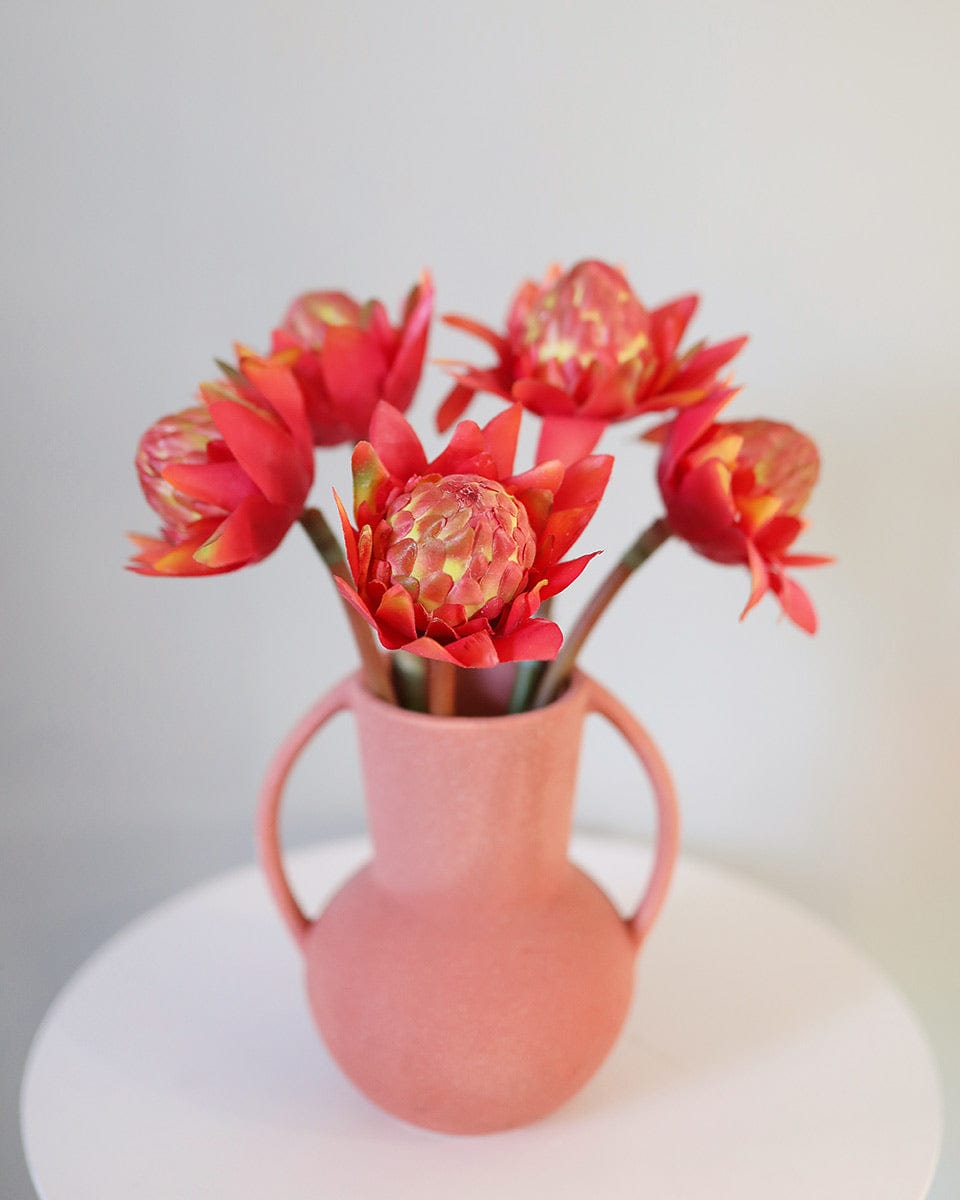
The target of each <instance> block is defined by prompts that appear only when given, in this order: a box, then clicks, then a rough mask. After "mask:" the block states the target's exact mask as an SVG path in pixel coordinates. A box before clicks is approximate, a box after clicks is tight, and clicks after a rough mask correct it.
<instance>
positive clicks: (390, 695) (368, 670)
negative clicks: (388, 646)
mask: <svg viewBox="0 0 960 1200" xmlns="http://www.w3.org/2000/svg"><path fill="white" fill-rule="evenodd" d="M300 524H301V525H302V526H303V528H304V529H305V530H306V533H307V537H309V539H310V541H311V542H313V544H314V546H315V547H316V550H317V552H318V554H319V555H320V557H321V558H322V559H323V561H324V562H325V563H326V565H327V569H328V570H329V571H330V574H331V575H335V576H336V577H337V578H338V579H342V580H344V581H345V582H346V583H349V584H351V585H352V583H353V581H352V580H351V578H350V570H349V568H348V567H347V562H346V559H345V558H344V556H343V551H342V550H341V549H340V543H339V541H337V539H336V537H334V534H333V530H332V529H331V528H330V526H329V525H328V524H327V519H326V517H325V516H324V515H323V513H322V512H321V511H320V509H319V508H305V509H304V510H303V512H302V513H301V514H300ZM343 608H344V611H345V612H346V614H347V620H348V621H349V622H350V629H351V631H352V632H353V638H354V641H355V642H356V644H357V650H358V652H359V654H360V662H361V663H362V664H363V675H364V679H365V681H366V684H367V687H368V688H369V689H370V691H371V692H373V694H374V695H375V696H379V697H380V699H381V700H386V701H387V703H388V704H396V702H397V698H396V695H395V694H394V690H393V681H392V680H391V678H390V669H389V667H388V666H387V660H386V657H385V656H384V655H383V654H381V652H380V649H379V647H378V646H377V643H376V639H375V638H374V633H373V630H372V629H371V628H370V626H369V625H368V624H367V622H366V621H364V619H363V618H362V617H361V616H360V614H359V613H358V612H357V611H356V610H355V609H354V608H353V607H352V605H350V604H348V603H347V602H346V601H345V600H344V601H343Z"/></svg>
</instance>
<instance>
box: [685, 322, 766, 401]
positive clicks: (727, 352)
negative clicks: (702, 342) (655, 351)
mask: <svg viewBox="0 0 960 1200" xmlns="http://www.w3.org/2000/svg"><path fill="white" fill-rule="evenodd" d="M749 340H750V339H749V337H747V336H746V335H744V336H743V337H736V338H731V339H730V340H729V341H726V342H720V343H719V344H718V345H716V346H704V347H703V349H702V350H698V351H697V352H696V353H695V354H694V355H693V356H692V357H691V358H690V359H689V360H688V361H687V362H686V363H685V364H684V365H683V367H682V368H681V369H680V371H678V372H677V374H676V375H675V376H674V378H673V379H672V380H671V381H670V383H671V386H672V387H673V388H674V389H675V390H677V391H682V390H683V389H685V388H693V387H697V386H698V385H700V384H705V383H708V382H709V381H710V380H711V379H713V378H714V376H715V375H716V374H717V372H718V371H719V370H720V369H721V368H722V367H725V366H726V365H727V363H728V362H730V361H731V359H733V358H735V357H736V356H737V355H738V354H739V353H740V351H741V350H742V349H743V347H744V346H745V345H746V344H747V342H748V341H749Z"/></svg>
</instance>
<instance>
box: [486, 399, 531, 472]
mask: <svg viewBox="0 0 960 1200" xmlns="http://www.w3.org/2000/svg"><path fill="white" fill-rule="evenodd" d="M522 416H523V409H522V407H521V406H520V405H519V404H511V406H510V407H509V408H507V409H505V410H504V411H503V412H502V413H500V414H499V416H496V417H494V418H493V420H492V421H490V422H489V423H488V424H487V427H486V428H485V429H484V431H483V446H484V449H485V450H486V451H487V453H488V454H489V455H490V457H491V458H492V459H493V462H494V465H495V467H496V472H497V478H498V479H506V478H508V476H509V475H510V473H511V471H512V470H513V460H514V458H515V457H516V454H517V440H518V438H519V436H520V419H521V417H522Z"/></svg>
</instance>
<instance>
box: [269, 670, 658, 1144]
mask: <svg viewBox="0 0 960 1200" xmlns="http://www.w3.org/2000/svg"><path fill="white" fill-rule="evenodd" d="M342 688H343V691H342V695H341V697H340V700H339V701H338V707H340V708H344V707H348V708H350V709H351V710H352V711H353V713H354V716H355V719H356V722H357V728H358V733H359V744H360V755H361V762H362V770H363V779H364V788H365V795H366V805H367V819H368V823H369V829H370V834H371V837H372V841H373V848H374V854H373V858H372V860H371V862H370V863H368V864H367V865H366V866H365V867H363V868H362V869H361V870H360V871H359V872H358V873H357V874H355V875H354V876H353V877H352V878H351V879H350V880H349V881H348V882H347V883H346V884H345V885H344V886H343V887H342V888H341V889H340V891H339V892H338V893H337V894H336V895H335V896H334V897H333V898H332V899H331V900H330V901H329V903H328V904H327V906H326V908H325V909H324V911H323V912H322V913H321V914H320V916H319V917H318V918H317V919H316V920H314V921H307V920H306V919H305V918H303V917H302V914H299V910H297V913H298V914H299V918H298V919H296V918H295V919H293V920H291V922H290V923H291V928H293V929H294V932H295V934H296V936H297V940H298V942H299V944H300V946H301V949H302V952H303V956H304V963H305V969H306V983H307V993H308V996H309V1002H310V1007H311V1011H312V1013H313V1016H314V1019H315V1021H316V1024H317V1026H318V1028H319V1030H320V1033H321V1035H322V1037H323V1040H324V1041H325V1043H326V1045H327V1047H328V1049H329V1051H330V1053H331V1055H332V1056H333V1058H334V1059H335V1060H336V1061H337V1063H338V1064H339V1065H340V1067H341V1069H342V1070H343V1071H344V1073H345V1074H346V1075H347V1076H348V1077H349V1078H350V1079H351V1080H352V1081H353V1082H354V1083H355V1084H356V1085H357V1086H358V1087H359V1088H360V1090H361V1091H363V1092H364V1093H365V1094H366V1095H367V1096H368V1097H369V1098H370V1099H371V1100H373V1101H374V1102H375V1103H376V1104H378V1105H379V1106H380V1107H382V1108H384V1109H386V1110H387V1111H388V1112H390V1113H393V1114H394V1115H396V1116H398V1117H401V1118H403V1119H405V1120H407V1121H410V1122H412V1123H414V1124H417V1125H421V1126H425V1127H427V1128H430V1129H435V1130H442V1131H447V1132H455V1133H482V1132H488V1131H493V1130H498V1129H507V1128H511V1127H515V1126H518V1125H524V1124H527V1123H529V1122H531V1121H534V1120H536V1119H538V1118H540V1117H542V1116H544V1115H545V1114H547V1113H549V1112H551V1111H552V1110H553V1109H555V1108H556V1107H558V1105H560V1104H562V1103H563V1102H564V1101H565V1100H567V1099H568V1098H569V1097H570V1096H572V1095H573V1094H574V1093H575V1092H576V1091H577V1090H579V1088H580V1087H582V1086H583V1084H584V1083H585V1082H586V1081H587V1080H588V1079H589V1078H590V1076H591V1075H592V1074H593V1073H594V1072H595V1071H596V1069H597V1068H598V1067H599V1065H600V1064H601V1063H602V1061H603V1060H604V1058H605V1057H606V1055H607V1053H608V1052H609V1050H610V1048H611V1046H612V1045H613V1043H614V1041H615V1040H616V1037H617V1034H618V1033H619V1031H620V1029H621V1027H622V1025H623V1022H624V1019H625V1017H626V1015H627V1012H628V1009H629V1006H630V1000H631V994H632V987H633V978H634V967H635V957H636V953H637V948H638V945H639V943H640V941H641V940H642V936H643V934H644V933H645V932H646V928H648V927H649V923H650V921H651V920H652V916H653V909H654V908H655V907H659V903H660V902H661V901H662V898H663V892H664V891H665V888H666V882H667V879H668V878H669V868H670V867H672V861H673V856H674V855H675V852H676V821H675V808H674V809H673V820H672V822H671V820H670V817H669V814H667V819H666V821H665V819H664V812H663V805H661V806H660V807H661V813H660V817H661V819H660V835H661V836H660V839H659V840H660V844H661V853H660V854H659V855H658V867H659V875H658V873H657V871H656V870H655V877H656V878H655V879H654V882H653V883H652V884H651V889H653V888H655V889H656V892H657V894H656V895H651V891H650V890H648V896H647V900H646V901H645V903H647V901H650V903H649V904H647V912H646V914H645V915H644V916H643V918H642V920H641V919H640V918H641V913H639V912H638V914H636V915H635V917H634V918H632V919H630V920H625V919H624V918H623V917H622V916H621V915H620V914H619V913H618V911H617V910H616V909H615V908H614V906H613V905H612V904H611V902H610V900H609V899H608V898H607V896H606V895H605V893H604V892H603V891H602V890H601V889H600V887H598V885H597V884H596V883H595V882H593V881H592V880H591V879H589V878H588V877H587V876H586V875H585V874H584V873H583V872H582V871H580V870H579V869H578V868H577V867H575V866H573V865H572V864H571V863H570V862H569V860H568V858H567V847H568V843H569V837H570V827H571V816H572V809H573V800H574V787H575V781H576V775H577V763H578V757H579V749H580V742H581V736H582V727H583V722H584V718H585V716H586V714H587V712H588V711H590V710H591V709H597V708H598V705H597V703H596V695H597V691H596V690H595V685H592V684H591V683H590V682H589V681H588V680H587V679H586V677H584V676H579V677H578V678H577V679H576V680H575V682H574V684H573V685H572V686H571V688H570V689H569V690H568V691H567V692H566V693H565V694H564V696H563V697H561V699H560V700H558V701H557V702H555V703H554V704H553V705H551V706H550V707H549V708H546V709H541V710H537V711H534V712H530V713H521V714H518V715H515V716H499V717H435V716H427V715H424V714H419V713H412V712H409V711H406V710H404V709H399V708H396V707H394V706H392V705H388V704H385V703H384V702H382V701H380V700H377V699H376V698H374V697H372V696H371V695H370V694H369V693H367V692H366V691H365V690H364V689H363V688H362V686H361V685H360V683H359V681H358V680H351V681H349V682H348V683H347V684H345V685H342ZM603 695H606V694H605V693H604V694H603ZM601 711H603V710H602V709H601ZM608 715H610V714H609V713H608ZM324 719H325V718H324ZM618 724H619V722H618ZM648 765H649V764H648ZM281 782H282V781H281ZM656 782H657V781H656V780H655V783H656ZM671 799H672V795H671ZM269 807H270V806H269V805H268V806H267V808H269ZM671 824H672V831H671V829H670V828H667V827H669V826H671ZM273 830H275V819H271V818H270V816H269V814H268V816H267V819H266V820H265V822H264V823H262V825H261V835H262V837H263V836H266V838H267V840H268V841H269V840H270V838H271V835H272V832H273ZM667 842H669V843H671V844H670V845H665V843H667ZM271 845H272V846H275V842H273V843H272V844H271ZM667 860H669V861H667ZM264 862H265V866H266V867H267V873H268V877H270V876H271V854H270V853H269V852H268V853H267V854H265V855H264ZM278 863H279V859H278V857H277V858H276V859H275V860H274V862H273V866H276V865H278ZM271 882H274V880H271ZM284 886H285V881H284ZM275 891H276V888H275ZM285 902H286V898H284V902H282V903H281V908H283V906H284V903H285ZM293 903H294V904H295V902H293ZM641 907H643V906H641ZM285 915H287V916H288V920H289V919H290V917H291V916H292V913H290V912H288V913H285Z"/></svg>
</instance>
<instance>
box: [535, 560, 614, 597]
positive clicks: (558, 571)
mask: <svg viewBox="0 0 960 1200" xmlns="http://www.w3.org/2000/svg"><path fill="white" fill-rule="evenodd" d="M599 553H600V551H599V550H594V552H593V553H592V554H583V555H581V556H580V558H570V559H567V561H566V562H562V563H555V564H554V565H553V566H552V567H551V568H550V569H549V570H548V571H546V572H545V575H546V580H547V584H546V587H545V588H544V589H543V592H542V593H541V595H542V596H543V599H544V600H547V599H549V598H550V597H551V596H556V595H557V593H558V592H562V591H563V590H564V588H567V587H569V586H570V584H571V583H573V582H575V580H577V579H579V578H580V575H581V574H582V573H583V570H584V568H585V567H586V565H587V563H588V562H590V560H591V559H594V558H596V557H597V555H598V554H599Z"/></svg>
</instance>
